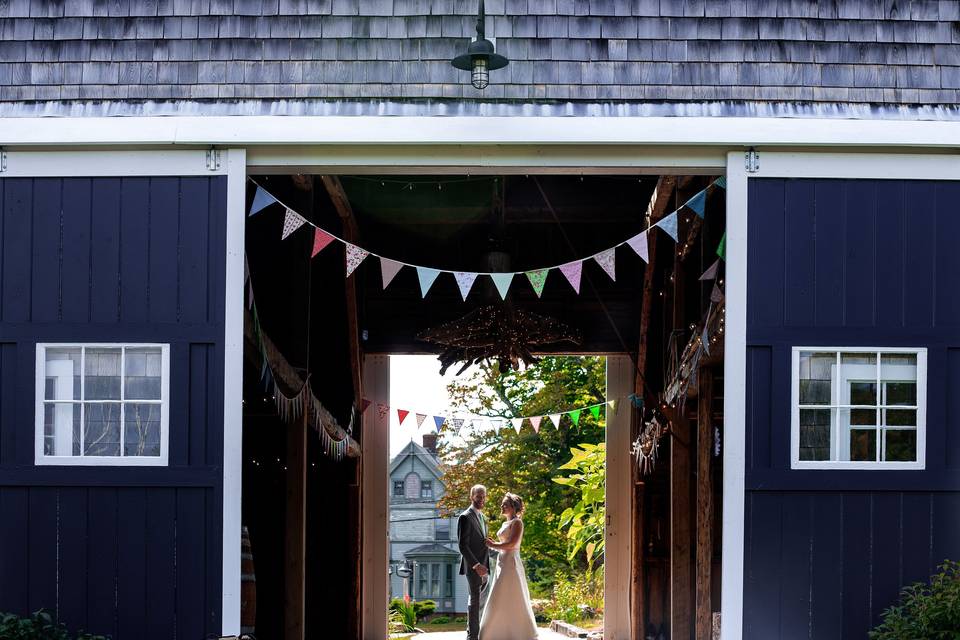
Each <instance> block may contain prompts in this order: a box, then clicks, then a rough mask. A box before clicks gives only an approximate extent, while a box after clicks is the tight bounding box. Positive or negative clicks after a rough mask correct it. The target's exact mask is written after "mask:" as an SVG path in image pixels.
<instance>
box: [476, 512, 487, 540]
mask: <svg viewBox="0 0 960 640" xmlns="http://www.w3.org/2000/svg"><path fill="white" fill-rule="evenodd" d="M477 515H478V516H480V530H481V531H483V537H484V538H486V537H487V519H486V518H484V517H483V513H482V512H480V511H478V512H477Z"/></svg>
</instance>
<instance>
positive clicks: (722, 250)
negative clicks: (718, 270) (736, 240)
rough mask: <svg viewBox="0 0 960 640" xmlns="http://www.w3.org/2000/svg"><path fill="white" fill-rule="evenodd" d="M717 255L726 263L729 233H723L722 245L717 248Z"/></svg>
mask: <svg viewBox="0 0 960 640" xmlns="http://www.w3.org/2000/svg"><path fill="white" fill-rule="evenodd" d="M717 255H718V256H720V259H721V260H723V261H726V259H727V232H726V231H724V232H723V237H721V238H720V245H719V246H718V247H717Z"/></svg>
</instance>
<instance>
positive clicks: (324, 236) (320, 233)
mask: <svg viewBox="0 0 960 640" xmlns="http://www.w3.org/2000/svg"><path fill="white" fill-rule="evenodd" d="M333 240H334V238H333V236H332V235H330V234H329V233H327V232H326V231H324V230H323V229H321V228H319V227H317V228H316V229H314V231H313V251H312V252H311V253H310V257H311V258H312V257H314V256H316V255H317V254H318V253H320V252H321V251H323V250H324V249H326V248H327V245H328V244H330V243H331V242H333Z"/></svg>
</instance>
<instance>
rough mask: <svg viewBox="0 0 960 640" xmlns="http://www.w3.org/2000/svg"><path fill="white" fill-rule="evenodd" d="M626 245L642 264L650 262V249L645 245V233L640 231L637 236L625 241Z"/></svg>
mask: <svg viewBox="0 0 960 640" xmlns="http://www.w3.org/2000/svg"><path fill="white" fill-rule="evenodd" d="M627 244H628V245H629V246H630V248H631V249H633V250H634V251H635V252H636V253H637V255H638V256H640V259H641V260H643V261H644V262H650V247H649V244H648V243H647V232H646V231H641V232H640V233H638V234H637V235H635V236H633V237H632V238H630V239H629V240H627Z"/></svg>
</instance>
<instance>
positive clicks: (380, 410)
mask: <svg viewBox="0 0 960 640" xmlns="http://www.w3.org/2000/svg"><path fill="white" fill-rule="evenodd" d="M389 412H390V407H388V406H387V405H385V404H383V403H382V402H378V403H377V417H378V418H380V419H381V420H383V419H384V418H386V417H387V414H388V413H389Z"/></svg>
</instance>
